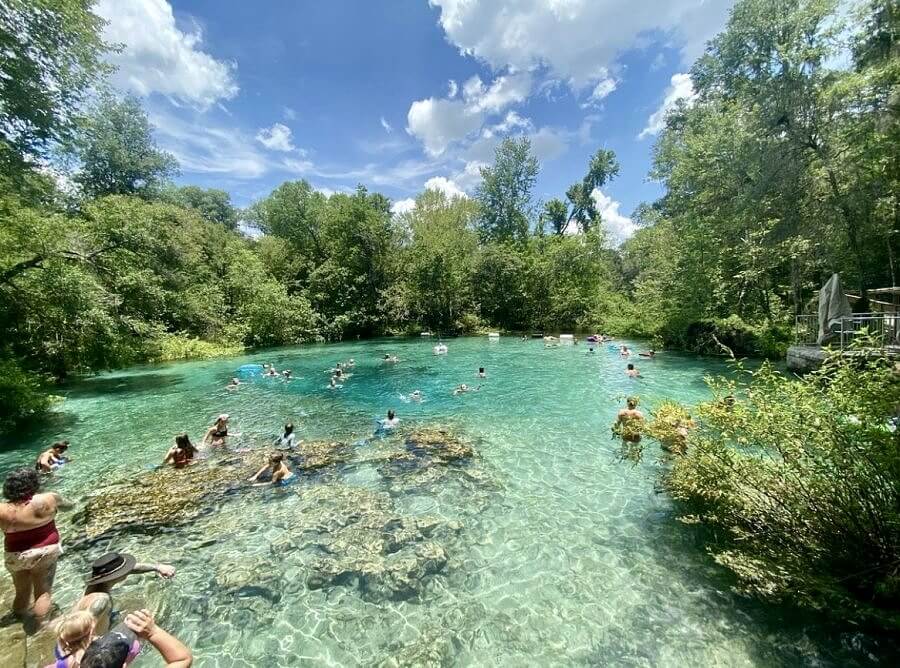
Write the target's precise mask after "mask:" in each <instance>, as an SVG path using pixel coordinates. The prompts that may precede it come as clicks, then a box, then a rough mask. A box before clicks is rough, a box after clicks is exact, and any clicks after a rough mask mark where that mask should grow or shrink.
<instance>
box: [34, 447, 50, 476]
mask: <svg viewBox="0 0 900 668" xmlns="http://www.w3.org/2000/svg"><path fill="white" fill-rule="evenodd" d="M48 459H49V456H48V455H47V453H46V452H42V453H41V455H40V456H39V457H38V460H37V464H38V467H39V468H40V469H41V471H43V472H44V473H50V470H51V469H50V462H48V461H47V460H48Z"/></svg>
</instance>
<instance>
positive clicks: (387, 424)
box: [378, 409, 400, 430]
mask: <svg viewBox="0 0 900 668" xmlns="http://www.w3.org/2000/svg"><path fill="white" fill-rule="evenodd" d="M378 424H379V426H380V427H381V429H384V430H388V429H394V428H395V427H396V426H397V425H398V424H400V418H398V417H397V415H396V414H395V413H394V411H393V409H392V410H389V411H388V412H387V417H386V418H385V419H383V420H381V421H380V422H379V423H378Z"/></svg>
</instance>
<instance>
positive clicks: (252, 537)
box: [0, 338, 896, 667]
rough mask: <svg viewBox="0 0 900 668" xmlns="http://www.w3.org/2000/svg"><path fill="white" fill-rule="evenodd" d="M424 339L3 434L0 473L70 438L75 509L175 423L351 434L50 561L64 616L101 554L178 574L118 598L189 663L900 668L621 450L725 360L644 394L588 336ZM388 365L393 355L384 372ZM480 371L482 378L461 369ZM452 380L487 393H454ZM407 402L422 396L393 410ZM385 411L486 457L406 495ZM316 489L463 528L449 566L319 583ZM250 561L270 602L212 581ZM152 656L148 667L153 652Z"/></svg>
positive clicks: (641, 363)
mask: <svg viewBox="0 0 900 668" xmlns="http://www.w3.org/2000/svg"><path fill="white" fill-rule="evenodd" d="M433 343H434V341H432V340H427V339H423V340H382V341H373V342H363V343H352V344H339V345H327V346H304V347H300V348H293V349H281V350H275V351H268V352H264V353H256V354H252V355H248V356H245V357H240V358H232V359H224V360H215V361H208V362H191V363H182V364H171V365H164V366H158V367H141V368H136V369H131V370H127V371H122V372H117V373H109V374H104V375H101V376H98V377H95V378H91V379H88V380H85V381H83V382H79V383H77V384H73V385H72V386H70V387H68V388H66V390H65V392H64V393H65V395H66V397H67V398H66V401H65V402H64V403H62V404H61V405H60V406H59V408H58V410H57V412H56V413H55V414H54V415H53V416H52V418H51V419H50V420H49V421H48V422H47V424H45V425H43V426H42V427H41V428H39V429H37V430H35V431H33V432H30V433H28V434H25V435H24V438H22V439H21V440H17V441H16V442H14V443H7V444H5V445H6V447H5V448H4V449H3V450H2V451H0V465H2V468H3V469H7V468H9V467H10V466H12V465H13V464H15V463H20V462H21V463H30V462H31V461H33V458H34V457H35V456H36V455H37V454H38V452H39V451H40V450H41V449H42V448H43V447H46V445H47V444H48V443H49V442H51V441H52V440H55V439H58V438H67V439H69V440H70V441H71V442H72V455H73V457H74V458H75V461H73V462H72V463H70V464H69V465H67V466H66V467H65V468H64V469H62V470H61V471H60V472H59V473H57V474H56V475H55V476H54V479H53V481H52V482H51V483H50V484H51V486H52V487H53V488H55V489H57V490H58V491H60V492H61V493H63V494H64V495H65V496H67V497H70V498H72V499H73V500H75V501H78V502H82V501H83V499H84V498H85V497H87V496H88V495H89V494H92V493H97V490H102V489H104V487H105V486H107V485H109V484H110V483H114V482H122V481H125V482H127V481H129V480H134V479H135V478H139V477H140V476H142V475H146V474H147V472H148V471H147V467H148V466H152V465H153V464H155V463H158V462H159V461H160V460H161V459H162V457H163V455H164V453H165V451H166V449H167V448H168V446H169V444H170V442H171V438H172V436H173V435H174V434H175V433H176V432H178V431H182V430H184V431H187V432H189V433H190V434H191V435H192V437H193V438H194V440H195V442H196V441H197V440H199V438H200V435H201V434H202V432H203V430H204V429H205V427H206V426H207V425H208V424H210V421H211V419H212V418H213V417H214V416H215V415H217V414H219V413H221V412H227V413H230V414H231V415H232V422H231V431H232V432H240V433H241V436H240V437H238V438H234V439H232V444H231V447H233V448H236V447H249V448H260V447H264V446H265V445H266V444H267V443H269V442H271V439H272V438H273V437H274V436H275V435H276V433H277V432H278V431H279V430H280V426H281V424H282V423H283V422H284V421H285V420H288V419H291V420H293V421H294V423H295V424H296V425H297V431H298V433H299V435H300V437H301V438H304V439H314V438H329V439H337V440H342V441H346V442H348V443H353V442H356V444H355V445H354V446H353V451H352V456H351V458H350V461H348V462H347V463H345V464H343V465H340V466H339V467H337V468H336V469H335V470H334V471H332V472H331V473H329V474H326V475H323V476H319V477H310V478H304V479H303V480H302V481H300V482H299V483H298V484H297V485H294V486H291V487H288V488H286V489H284V490H268V489H264V490H260V489H254V490H241V491H239V492H238V493H237V494H230V495H228V496H227V497H222V498H218V499H211V500H210V501H209V508H206V509H204V513H203V514H201V515H200V516H199V517H198V518H197V519H196V520H195V521H193V522H192V523H191V524H190V525H188V526H180V527H171V528H166V529H164V530H154V531H152V532H150V533H149V534H148V533H135V532H132V531H121V532H119V533H117V534H115V533H114V534H111V535H108V536H105V537H104V539H103V540H101V541H99V542H98V543H96V544H93V545H89V546H88V547H84V546H82V547H77V546H76V547H75V549H71V550H69V552H68V553H67V555H66V556H65V557H64V559H63V561H61V563H60V569H59V575H58V578H57V587H56V593H55V599H56V601H57V602H58V603H59V604H60V605H61V606H63V607H68V606H69V605H71V603H72V601H73V600H74V599H75V598H76V596H77V595H78V593H79V591H80V587H81V583H82V578H83V572H84V570H85V569H86V567H87V565H88V563H89V562H90V560H91V559H92V558H94V557H96V556H98V555H99V554H100V553H102V552H103V551H104V550H105V549H107V548H109V549H118V550H121V551H130V552H132V553H133V554H135V555H136V556H137V557H138V558H139V560H157V561H164V562H168V563H172V564H174V565H175V566H176V567H177V569H178V574H177V576H176V578H175V579H174V580H173V581H169V582H166V581H162V580H159V579H156V578H154V577H150V576H143V577H141V578H133V579H132V580H131V581H129V582H127V583H125V584H124V585H122V586H120V587H119V588H118V589H117V590H116V597H117V601H118V605H119V606H120V607H122V608H125V609H129V608H131V607H135V606H136V605H146V606H148V607H152V608H154V609H155V610H157V611H158V613H159V615H160V619H161V621H162V623H163V624H164V625H165V626H166V627H167V628H168V629H170V630H171V631H173V632H174V633H176V634H177V635H178V636H179V637H180V638H182V639H183V640H184V641H185V642H187V643H188V644H189V645H190V646H191V647H192V648H193V649H194V652H195V655H196V657H197V659H198V661H197V665H200V666H223V667H224V666H280V665H285V666H287V665H297V664H299V663H301V662H302V661H303V660H304V659H306V660H311V661H314V662H315V663H316V664H317V665H378V664H385V665H397V664H400V665H403V664H409V665H417V664H423V663H431V664H435V665H439V664H443V665H509V666H513V665H516V666H518V665H636V666H637V665H640V666H686V665H704V666H705V665H722V666H748V665H764V666H771V665H852V664H865V663H870V662H877V661H879V660H881V661H887V660H889V659H893V658H896V654H895V653H894V650H892V649H891V648H890V644H889V643H887V642H886V641H885V640H884V639H877V638H873V637H871V636H867V635H865V634H863V633H860V632H858V631H856V630H854V629H853V628H852V627H851V626H843V627H840V626H839V627H835V626H830V625H828V624H826V622H824V621H823V620H821V619H819V618H816V617H810V616H808V615H800V614H799V613H798V612H797V611H794V610H790V609H782V608H774V607H771V606H764V605H761V604H758V603H755V602H753V601H749V600H747V599H744V598H741V597H738V596H735V595H733V594H732V593H731V592H730V589H729V587H730V581H729V579H728V576H727V574H725V573H723V572H722V571H721V570H720V569H719V568H717V567H716V566H715V565H714V564H713V563H712V562H711V560H710V559H709V558H708V557H706V556H705V555H704V553H703V551H702V546H701V545H700V543H699V541H698V539H697V536H696V534H695V533H694V532H692V530H691V529H690V528H688V527H684V526H683V525H680V524H679V523H677V522H676V521H674V513H673V509H672V506H671V504H670V502H669V501H668V500H667V498H666V496H665V495H664V494H661V493H658V491H657V490H656V487H655V481H656V476H657V474H658V472H659V466H660V464H659V463H658V462H657V461H656V458H655V457H654V456H653V452H652V451H651V452H650V456H648V457H645V460H644V462H643V463H642V464H640V465H638V466H635V467H632V466H631V465H630V464H623V463H620V462H618V461H617V460H616V452H617V450H618V445H617V443H616V442H615V441H613V440H611V438H610V431H609V427H610V424H611V423H612V421H613V419H614V416H615V413H616V411H617V410H618V409H619V408H620V407H621V405H622V404H623V400H624V397H625V396H627V395H630V394H638V395H640V397H641V402H642V406H643V407H644V408H652V406H653V405H654V403H656V402H658V401H659V400H661V399H663V398H665V397H671V398H675V399H678V400H681V401H684V402H696V401H699V400H702V399H703V398H705V397H706V396H707V390H706V387H705V384H704V380H703V379H704V375H706V374H708V373H718V372H722V371H724V366H723V365H720V364H718V363H716V362H714V361H710V360H698V359H695V358H691V357H686V356H680V355H677V354H674V353H666V354H663V355H660V356H659V357H658V358H657V359H655V360H652V361H647V360H642V359H635V360H634V361H635V362H636V364H637V366H638V367H639V369H640V370H641V371H642V373H643V375H644V377H643V378H641V379H636V380H634V379H629V378H627V377H626V376H625V375H624V373H623V371H624V366H625V364H624V361H623V360H622V359H620V357H619V356H618V355H617V354H615V353H614V352H612V351H610V350H608V349H607V347H606V346H600V347H599V348H598V349H597V351H596V353H594V354H593V355H591V354H589V353H588V348H587V346H586V345H585V344H583V343H582V344H580V345H578V346H563V347H560V348H553V349H545V348H544V347H543V344H542V343H541V342H540V341H534V340H530V341H527V342H522V341H519V340H517V339H512V338H503V339H501V341H500V342H497V343H491V342H489V341H488V340H487V339H486V338H471V339H455V340H450V341H448V344H449V354H448V355H446V356H439V357H436V356H433V355H432V351H431V347H432V345H433ZM387 352H391V353H395V354H397V355H398V356H399V357H400V358H401V360H402V361H401V362H400V363H399V364H397V365H384V364H383V363H382V362H381V361H380V358H381V357H382V356H383V355H384V354H385V353H387ZM350 357H353V358H355V359H356V362H357V363H356V368H355V369H354V370H353V377H352V378H351V379H350V380H349V381H347V382H346V384H345V386H344V387H343V389H340V390H329V389H327V384H328V378H329V376H328V374H327V373H325V370H326V369H328V368H329V367H331V366H332V365H333V364H334V363H335V362H337V361H339V360H345V359H347V358H350ZM262 362H271V363H274V364H275V365H276V367H277V368H279V369H281V368H285V367H287V368H290V369H292V370H293V372H294V375H295V380H293V381H292V382H290V383H285V382H282V381H280V380H268V379H263V378H254V379H252V380H251V381H249V382H246V383H245V384H243V385H242V386H241V387H240V388H239V390H238V391H236V392H228V391H226V390H225V389H224V388H225V384H226V382H227V381H228V379H229V378H230V377H231V376H232V375H235V370H236V369H237V368H238V367H239V366H241V365H242V364H247V363H262ZM479 366H484V367H485V368H486V370H487V374H488V378H487V380H484V381H479V380H478V379H476V378H475V373H476V371H477V369H478V367H479ZM459 383H468V384H470V385H472V386H476V385H478V384H481V385H482V387H481V390H480V391H479V392H477V393H471V394H467V395H464V396H460V397H453V396H451V390H452V389H453V387H454V386H455V385H457V384H459ZM415 389H419V390H421V391H422V392H423V394H424V396H425V401H423V402H422V403H420V404H416V403H406V402H404V401H403V400H401V398H400V395H401V394H404V395H405V394H409V393H410V392H412V391H413V390H415ZM391 407H393V408H395V409H396V410H397V413H398V416H399V417H400V418H401V421H402V424H403V425H404V426H411V425H414V424H416V425H418V424H432V423H441V424H450V425H452V426H453V428H454V429H456V430H458V431H459V432H460V433H464V434H465V435H466V436H467V437H468V438H470V439H472V441H473V443H474V445H475V449H476V452H477V455H476V458H475V461H474V462H472V463H471V464H470V465H469V467H468V469H465V470H466V471H468V472H469V473H466V475H464V476H462V477H460V475H461V473H462V472H463V471H464V469H462V468H461V469H460V475H457V473H456V472H451V473H450V474H449V475H448V476H446V477H445V478H443V479H441V480H439V481H438V482H436V483H434V484H427V481H426V482H422V483H421V485H418V486H417V483H415V480H418V479H414V481H413V483H412V484H410V483H409V481H406V482H403V481H400V482H399V483H398V482H397V481H396V480H395V481H393V482H392V481H390V480H387V479H386V478H385V477H384V476H383V475H382V474H380V473H379V470H380V469H378V467H377V466H375V465H374V464H370V463H368V460H367V458H368V457H369V454H370V453H371V452H373V451H375V450H377V449H378V447H379V443H378V441H373V442H360V439H364V438H366V437H368V436H370V435H371V433H372V426H373V420H374V419H375V418H376V417H379V416H382V415H383V414H384V413H385V411H386V410H387V408H391ZM206 464H208V462H207V463H206ZM251 472H252V471H250V470H247V471H246V475H250V473H251ZM470 473H471V475H470ZM475 473H477V475H475ZM315 486H319V487H321V488H322V489H323V490H325V492H326V495H327V493H328V492H329V491H330V490H339V489H348V488H350V489H356V488H362V489H365V490H368V491H373V492H377V493H379V494H380V495H382V496H381V497H379V498H385V499H387V500H388V502H389V504H390V513H392V514H395V515H397V516H410V517H424V516H428V517H433V518H439V519H440V520H441V521H446V522H451V523H454V524H453V526H456V527H457V529H458V531H457V532H456V533H455V534H453V535H452V537H450V538H446V539H445V540H443V542H442V545H443V549H444V550H445V551H446V555H447V562H446V564H445V565H444V566H443V568H441V569H440V570H439V572H437V573H432V574H429V575H427V576H426V577H424V578H422V580H421V581H420V582H419V583H418V584H417V590H416V591H415V593H414V595H411V596H410V595H403V596H384V595H381V594H380V593H379V591H377V590H374V589H373V590H368V591H367V589H366V583H365V582H362V581H360V579H359V578H357V579H354V578H352V577H351V578H349V579H348V580H347V581H346V582H340V583H337V584H333V585H329V586H324V587H321V588H310V587H309V586H308V583H307V579H306V575H307V571H308V568H309V564H310V563H311V561H310V560H311V559H314V558H316V555H315V553H316V552H317V551H318V552H319V553H320V554H319V556H322V555H321V553H322V551H323V549H322V548H321V541H318V542H317V540H316V539H314V538H310V539H307V538H305V536H308V535H310V532H311V531H312V532H315V531H319V532H320V533H321V532H323V531H325V532H327V528H323V526H322V524H323V523H325V524H327V523H328V522H327V520H329V519H330V518H328V517H327V512H328V511H327V507H331V506H327V504H326V506H327V507H326V506H322V507H323V508H326V510H325V511H324V512H325V513H326V514H325V515H323V513H322V512H316V513H312V514H310V512H309V510H310V509H311V508H314V506H311V505H309V500H308V498H307V499H306V500H305V501H304V497H303V495H304V494H306V493H309V492H310V490H311V488H312V487H315ZM118 493H121V494H127V493H128V492H127V488H126V491H119V492H118ZM323 503H324V502H323ZM334 507H336V508H339V510H336V511H335V512H337V513H341V514H345V513H352V512H353V509H352V508H351V509H348V508H347V507H346V506H344V507H343V508H341V507H340V505H337V506H334ZM323 518H324V520H323ZM333 519H335V520H336V521H337V520H340V519H341V518H333ZM310 523H316V524H317V525H318V526H316V527H310V526H308V525H309V524H310ZM74 524H75V520H74V519H73V514H71V513H67V514H65V515H64V516H62V517H61V528H62V530H63V532H64V541H65V538H66V535H68V534H76V533H77V532H78V531H79V528H78V527H77V526H74ZM348 549H349V547H348ZM326 556H327V555H326ZM331 556H334V555H331ZM338 556H340V555H338ZM242 569H243V570H244V571H246V572H244V574H243V576H241V577H244V581H243V583H244V584H249V585H253V584H255V583H258V584H260V585H264V588H263V587H261V588H259V589H255V588H254V587H252V586H250V587H245V588H244V589H243V590H241V592H240V593H239V594H227V593H223V591H222V590H223V584H222V582H223V578H224V579H225V580H227V579H228V577H230V576H229V575H228V574H229V572H232V571H237V572H239V573H240V572H241V570H242ZM247 572H249V574H250V575H249V576H248V575H247ZM363 579H364V578H363ZM2 586H3V587H8V581H4V583H3V585H2ZM142 661H143V662H144V664H145V665H159V660H158V657H156V656H154V655H153V654H152V653H148V654H146V655H145V656H144V657H143V658H142Z"/></svg>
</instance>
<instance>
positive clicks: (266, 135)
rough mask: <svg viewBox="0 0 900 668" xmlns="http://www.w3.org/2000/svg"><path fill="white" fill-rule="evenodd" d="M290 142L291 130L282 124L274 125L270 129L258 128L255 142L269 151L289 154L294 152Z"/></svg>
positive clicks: (294, 148)
mask: <svg viewBox="0 0 900 668" xmlns="http://www.w3.org/2000/svg"><path fill="white" fill-rule="evenodd" d="M291 140H292V135H291V129H290V128H289V127H288V126H286V125H283V124H282V123H275V124H274V125H272V127H270V128H260V129H259V132H257V133H256V141H258V142H259V143H260V144H262V145H263V146H265V147H266V148H267V149H269V150H270V151H283V152H285V153H290V152H291V151H294V150H296V147H295V146H294V144H293V143H292V141H291Z"/></svg>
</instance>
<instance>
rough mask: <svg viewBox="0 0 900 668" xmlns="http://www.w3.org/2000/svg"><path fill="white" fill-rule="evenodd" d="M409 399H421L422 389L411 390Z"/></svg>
mask: <svg viewBox="0 0 900 668" xmlns="http://www.w3.org/2000/svg"><path fill="white" fill-rule="evenodd" d="M409 398H410V400H411V401H422V391H421V390H413V393H412V394H410V395H409Z"/></svg>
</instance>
